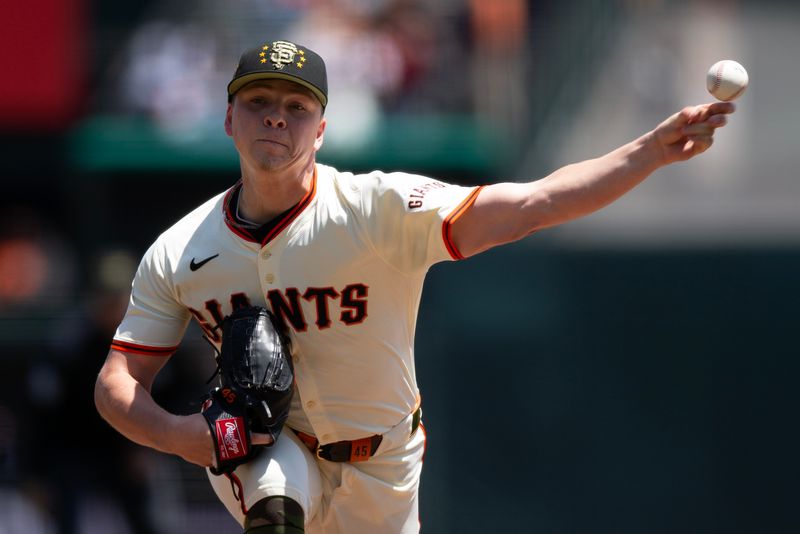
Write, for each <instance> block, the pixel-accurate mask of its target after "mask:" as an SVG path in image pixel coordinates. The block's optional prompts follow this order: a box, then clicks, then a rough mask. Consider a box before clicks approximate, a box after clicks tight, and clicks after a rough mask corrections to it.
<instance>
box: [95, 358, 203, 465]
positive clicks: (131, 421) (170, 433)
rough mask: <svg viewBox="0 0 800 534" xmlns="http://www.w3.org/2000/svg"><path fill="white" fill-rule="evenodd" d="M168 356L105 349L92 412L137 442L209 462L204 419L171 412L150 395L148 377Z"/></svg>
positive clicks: (152, 378) (198, 463)
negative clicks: (106, 352) (106, 351)
mask: <svg viewBox="0 0 800 534" xmlns="http://www.w3.org/2000/svg"><path fill="white" fill-rule="evenodd" d="M168 359H169V358H166V357H154V356H145V355H140V354H130V353H125V352H120V351H118V350H115V349H111V351H109V353H108V357H107V358H106V361H105V363H104V364H103V367H102V368H101V369H100V374H99V375H98V377H97V382H96V383H95V390H94V398H95V405H96V406H97V411H98V412H99V413H100V415H101V416H102V417H103V418H104V419H105V420H106V421H108V423H109V424H110V425H111V426H113V427H114V428H115V429H116V430H117V431H118V432H120V433H121V434H123V435H124V436H126V437H127V438H128V439H130V440H132V441H134V442H136V443H138V444H140V445H144V446H146V447H150V448H153V449H156V450H159V451H161V452H165V453H168V454H175V455H177V456H180V457H181V458H183V459H185V460H186V461H189V462H192V463H194V464H197V465H201V466H210V465H211V464H212V458H213V455H214V452H213V441H212V439H211V433H210V430H209V427H208V424H207V423H206V421H205V419H204V417H203V416H202V415H201V414H199V413H197V414H192V415H186V416H183V415H175V414H172V413H170V412H168V411H166V410H164V409H163V408H162V407H161V406H159V405H158V404H157V403H156V402H155V400H154V399H153V397H152V395H151V390H152V386H153V381H154V380H155V377H156V375H157V374H158V373H159V371H160V370H161V368H162V367H163V366H164V364H165V363H166V362H167V360H168Z"/></svg>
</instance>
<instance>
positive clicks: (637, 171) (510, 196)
mask: <svg viewBox="0 0 800 534" xmlns="http://www.w3.org/2000/svg"><path fill="white" fill-rule="evenodd" d="M734 110H735V108H734V106H733V104H731V103H729V102H715V103H711V104H703V105H700V106H693V107H687V108H684V109H683V110H681V111H680V112H678V113H676V114H675V115H673V116H671V117H669V118H668V119H667V120H665V121H664V122H662V123H661V124H659V125H658V126H657V127H656V128H655V129H654V130H652V131H651V132H648V133H647V134H645V135H643V136H641V137H639V138H638V139H636V140H634V141H631V142H630V143H627V144H625V145H623V146H621V147H619V148H617V149H616V150H613V151H612V152H609V153H608V154H605V155H604V156H601V157H599V158H596V159H591V160H586V161H582V162H580V163H575V164H572V165H567V166H565V167H562V168H560V169H558V170H557V171H555V172H553V173H552V174H550V175H549V176H547V177H545V178H542V179H541V180H536V181H533V182H529V183H519V184H518V183H501V184H493V185H490V186H487V187H485V188H483V190H482V191H481V193H480V195H478V198H477V199H476V201H475V204H473V206H472V207H471V208H470V209H469V210H467V212H466V213H464V214H463V215H462V216H461V217H460V218H458V219H457V220H456V221H455V223H454V224H453V228H452V230H451V236H452V239H453V241H454V243H455V245H456V246H457V247H458V249H459V251H460V252H461V254H463V255H464V256H465V257H467V256H471V255H474V254H477V253H479V252H482V251H484V250H487V249H490V248H492V247H495V246H497V245H502V244H504V243H510V242H512V241H516V240H518V239H521V238H523V237H525V236H527V235H529V234H531V233H533V232H535V231H537V230H540V229H542V228H547V227H550V226H555V225H558V224H561V223H564V222H567V221H570V220H573V219H577V218H579V217H582V216H584V215H588V214H590V213H592V212H595V211H597V210H599V209H600V208H602V207H604V206H607V205H608V204H610V203H612V202H613V201H615V200H616V199H618V198H619V197H621V196H622V195H624V194H625V193H627V192H628V191H630V190H631V189H633V188H634V187H635V186H636V185H637V184H639V183H640V182H642V181H643V180H644V179H645V178H647V177H648V176H649V175H650V174H652V173H653V172H654V171H656V170H657V169H659V168H660V167H663V166H665V165H669V164H671V163H675V162H678V161H685V160H688V159H690V158H692V157H694V156H696V155H698V154H701V153H703V152H705V151H706V150H708V148H709V147H710V146H711V144H712V143H713V140H714V132H715V131H716V129H717V128H720V127H722V126H724V125H725V124H726V122H727V117H726V115H728V114H730V113H733V111H734Z"/></svg>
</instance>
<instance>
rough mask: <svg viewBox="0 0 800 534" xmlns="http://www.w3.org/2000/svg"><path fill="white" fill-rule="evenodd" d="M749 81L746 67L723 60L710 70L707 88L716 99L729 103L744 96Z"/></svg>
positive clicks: (707, 76) (707, 77) (729, 60)
mask: <svg viewBox="0 0 800 534" xmlns="http://www.w3.org/2000/svg"><path fill="white" fill-rule="evenodd" d="M749 81H750V79H749V77H748V76H747V71H746V70H745V69H744V67H742V66H741V65H740V64H739V63H737V62H736V61H733V60H732V59H723V60H722V61H717V62H716V63H714V64H713V65H711V68H710V69H708V74H707V75H706V88H708V92H709V93H711V94H712V95H713V96H714V97H716V98H718V99H719V100H723V101H725V102H728V101H730V100H736V99H737V98H739V97H740V96H742V93H744V91H745V89H747V84H748V82H749Z"/></svg>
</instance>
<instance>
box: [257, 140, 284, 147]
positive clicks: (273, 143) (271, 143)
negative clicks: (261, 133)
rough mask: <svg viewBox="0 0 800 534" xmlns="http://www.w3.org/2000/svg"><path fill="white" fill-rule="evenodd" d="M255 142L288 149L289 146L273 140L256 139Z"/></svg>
mask: <svg viewBox="0 0 800 534" xmlns="http://www.w3.org/2000/svg"><path fill="white" fill-rule="evenodd" d="M256 141H257V142H258V143H262V144H265V145H267V146H280V147H283V148H289V145H287V144H286V143H282V142H281V141H277V140H275V139H257V140H256Z"/></svg>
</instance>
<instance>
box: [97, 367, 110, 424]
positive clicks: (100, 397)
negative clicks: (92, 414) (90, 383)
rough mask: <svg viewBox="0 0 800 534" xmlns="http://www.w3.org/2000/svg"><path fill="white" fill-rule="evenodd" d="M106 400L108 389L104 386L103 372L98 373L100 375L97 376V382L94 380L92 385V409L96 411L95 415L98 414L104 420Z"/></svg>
mask: <svg viewBox="0 0 800 534" xmlns="http://www.w3.org/2000/svg"><path fill="white" fill-rule="evenodd" d="M107 399H108V387H107V386H106V383H105V379H104V376H103V371H100V374H98V375H97V380H95V383H94V407H95V409H96V410H97V413H99V414H100V416H101V417H102V418H103V419H106V420H107V419H108V418H107V417H106V416H105V413H106V406H107Z"/></svg>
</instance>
